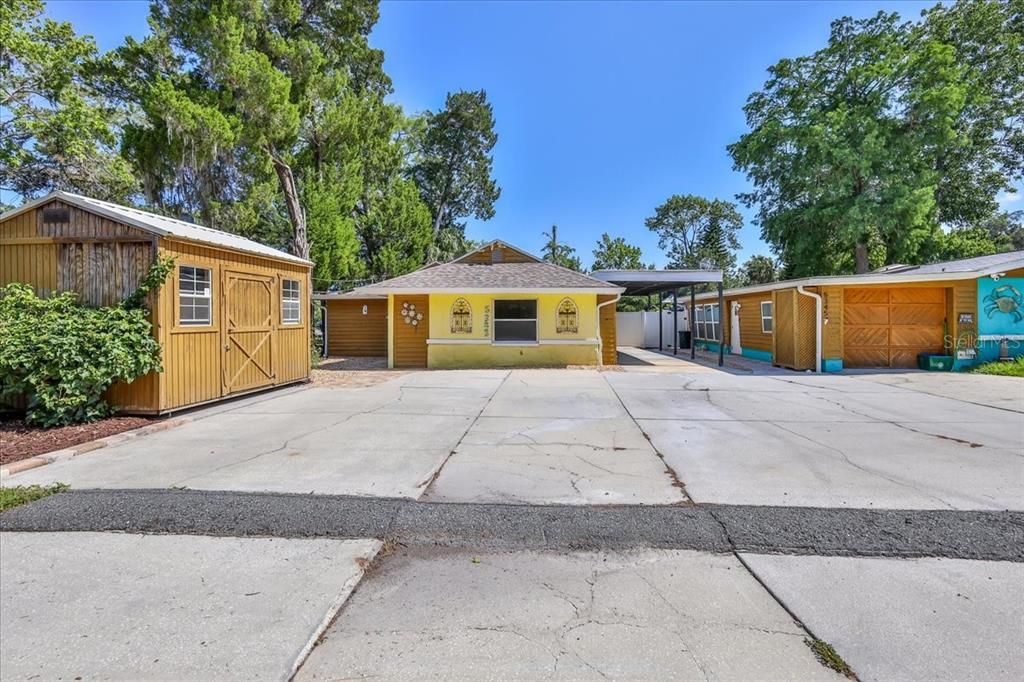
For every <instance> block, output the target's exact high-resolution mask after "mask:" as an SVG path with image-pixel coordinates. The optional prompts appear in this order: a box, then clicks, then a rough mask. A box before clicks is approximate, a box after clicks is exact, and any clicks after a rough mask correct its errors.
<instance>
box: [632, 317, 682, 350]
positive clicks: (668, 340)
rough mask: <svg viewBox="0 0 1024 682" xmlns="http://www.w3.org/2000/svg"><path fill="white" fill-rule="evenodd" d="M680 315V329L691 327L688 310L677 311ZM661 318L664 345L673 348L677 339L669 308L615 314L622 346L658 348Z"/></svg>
mask: <svg viewBox="0 0 1024 682" xmlns="http://www.w3.org/2000/svg"><path fill="white" fill-rule="evenodd" d="M676 315H677V316H678V318H679V320H678V325H679V331H686V330H688V329H689V328H690V323H689V319H688V318H687V315H686V310H685V309H684V310H680V311H679V312H678V313H676ZM659 317H660V318H661V334H662V347H663V348H667V349H672V348H673V347H674V346H675V342H676V339H675V337H674V335H673V329H672V312H671V311H669V310H665V311H662V312H661V313H658V312H656V311H655V312H640V313H616V314H615V335H616V341H617V342H618V344H619V345H620V346H633V347H635V348H657V347H658V318H659Z"/></svg>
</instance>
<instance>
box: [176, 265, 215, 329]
mask: <svg viewBox="0 0 1024 682" xmlns="http://www.w3.org/2000/svg"><path fill="white" fill-rule="evenodd" d="M212 301H213V285H212V284H211V272H210V270H208V269H206V268H194V267H191V266H189V265H182V266H181V267H179V268H178V324H180V325H183V326H190V327H192V326H196V327H198V326H203V325H210V324H212V323H213V315H212V305H213V303H212Z"/></svg>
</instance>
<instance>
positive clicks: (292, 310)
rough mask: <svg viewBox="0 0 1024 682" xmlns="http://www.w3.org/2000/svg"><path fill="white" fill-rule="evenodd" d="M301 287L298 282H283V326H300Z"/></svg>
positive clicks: (285, 280) (287, 280)
mask: <svg viewBox="0 0 1024 682" xmlns="http://www.w3.org/2000/svg"><path fill="white" fill-rule="evenodd" d="M301 287H302V285H301V284H299V281H298V280H295V279H283V280H281V324H298V323H299V322H300V321H301V320H302V302H301V298H300V292H301V290H302V289H301Z"/></svg>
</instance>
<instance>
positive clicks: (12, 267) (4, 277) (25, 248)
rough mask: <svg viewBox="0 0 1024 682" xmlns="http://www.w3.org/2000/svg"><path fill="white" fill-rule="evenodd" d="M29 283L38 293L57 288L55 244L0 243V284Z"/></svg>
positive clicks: (48, 291)
mask: <svg viewBox="0 0 1024 682" xmlns="http://www.w3.org/2000/svg"><path fill="white" fill-rule="evenodd" d="M13 282H23V283H25V284H30V285H32V288H33V289H35V291H36V293H37V294H38V295H40V296H49V295H50V294H51V293H53V292H54V291H55V290H56V289H57V245H56V244H0V286H3V285H5V284H11V283H13Z"/></svg>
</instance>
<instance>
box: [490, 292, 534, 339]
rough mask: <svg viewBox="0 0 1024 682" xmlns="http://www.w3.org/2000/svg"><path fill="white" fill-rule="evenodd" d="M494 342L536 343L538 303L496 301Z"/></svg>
mask: <svg viewBox="0 0 1024 682" xmlns="http://www.w3.org/2000/svg"><path fill="white" fill-rule="evenodd" d="M494 340H495V341H497V342H505V343H536V341H537V301H495V302H494Z"/></svg>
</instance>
